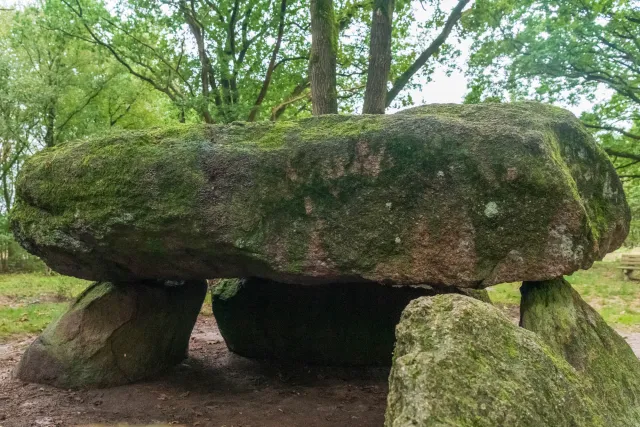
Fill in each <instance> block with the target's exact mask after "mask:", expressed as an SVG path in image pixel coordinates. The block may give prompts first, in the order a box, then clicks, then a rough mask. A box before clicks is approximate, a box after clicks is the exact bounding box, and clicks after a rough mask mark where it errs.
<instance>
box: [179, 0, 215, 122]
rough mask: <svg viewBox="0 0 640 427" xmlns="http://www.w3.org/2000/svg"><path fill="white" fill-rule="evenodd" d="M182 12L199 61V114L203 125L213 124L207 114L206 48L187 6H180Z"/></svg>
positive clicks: (207, 62) (199, 29) (207, 73)
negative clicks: (200, 93) (200, 83)
mask: <svg viewBox="0 0 640 427" xmlns="http://www.w3.org/2000/svg"><path fill="white" fill-rule="evenodd" d="M182 12H183V15H184V18H185V21H187V24H188V25H189V29H190V30H191V34H192V35H193V37H194V38H195V39H196V45H197V46H198V58H199V59H200V78H201V82H202V107H201V113H202V118H203V119H204V121H205V123H213V118H212V117H211V112H209V69H210V68H211V67H210V66H209V57H208V56H207V51H206V46H205V44H204V35H203V33H202V29H201V28H200V25H199V24H198V22H197V21H196V19H195V18H194V17H193V16H192V15H191V13H190V12H189V11H188V10H187V6H186V5H185V4H182Z"/></svg>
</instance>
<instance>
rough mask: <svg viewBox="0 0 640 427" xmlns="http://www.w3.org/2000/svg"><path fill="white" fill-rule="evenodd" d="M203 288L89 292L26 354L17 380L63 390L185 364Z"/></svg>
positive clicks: (125, 287)
mask: <svg viewBox="0 0 640 427" xmlns="http://www.w3.org/2000/svg"><path fill="white" fill-rule="evenodd" d="M206 290H207V284H206V282H204V281H189V282H172V281H166V282H154V283H149V282H147V283H139V282H136V283H127V284H116V283H110V282H97V283H94V284H92V285H91V286H89V288H87V289H86V290H85V291H84V292H83V293H82V294H81V295H80V296H79V297H78V298H77V300H76V301H75V302H74V303H73V304H72V305H71V307H70V308H69V310H68V311H67V312H66V313H64V314H63V315H62V317H60V318H59V319H58V320H56V321H55V322H53V323H52V324H50V325H49V326H48V327H47V329H46V330H45V331H44V332H43V333H42V335H41V336H40V337H38V338H37V339H36V340H35V341H34V342H33V343H32V344H31V346H30V347H29V348H28V349H27V351H26V352H25V354H24V355H23V357H22V360H21V361H20V363H19V364H18V366H17V367H16V369H15V371H14V376H15V377H16V378H18V379H21V380H23V381H27V382H36V383H43V384H51V385H55V386H57V387H64V388H84V387H110V386H116V385H121V384H127V383H130V382H134V381H137V380H140V379H144V378H147V377H150V376H152V375H154V374H157V373H159V372H161V371H163V370H165V369H167V368H169V367H171V366H173V365H176V364H178V363H180V362H181V361H182V360H183V359H185V358H186V357H187V350H188V346H189V337H190V335H191V330H192V329H193V326H194V324H195V322H196V319H197V317H198V313H199V312H200V307H201V306H202V302H203V300H204V297H205V295H206Z"/></svg>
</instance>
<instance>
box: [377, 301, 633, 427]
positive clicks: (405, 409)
mask: <svg viewBox="0 0 640 427" xmlns="http://www.w3.org/2000/svg"><path fill="white" fill-rule="evenodd" d="M549 314H550V315H553V310H551V311H550V313H549ZM583 320H585V319H581V318H580V316H578V321H577V323H581V322H582V321H583ZM396 335H397V343H396V348H395V352H394V361H393V367H392V370H391V374H390V379H389V396H388V406H387V412H386V422H385V426H386V427H408V426H424V427H428V426H434V427H435V426H438V427H440V426H474V427H495V426H519V427H538V426H563V427H564V426H567V427H568V426H571V427H598V426H600V427H601V426H608V427H610V426H616V427H623V426H632V425H640V418H637V416H633V415H632V414H631V412H633V411H629V409H630V407H629V406H627V407H625V408H624V409H625V410H624V411H623V412H620V409H621V408H622V405H614V406H609V404H610V403H611V400H610V399H615V398H616V397H618V396H620V395H621V394H622V393H616V394H615V395H612V396H607V397H606V399H603V396H602V395H598V394H597V393H595V392H594V391H595V390H596V388H597V387H598V386H599V384H596V383H594V382H593V381H592V379H591V378H590V375H589V374H588V372H587V371H588V370H583V371H580V370H576V369H575V368H574V367H573V366H572V365H570V364H569V363H568V362H567V361H566V360H565V359H564V357H563V356H562V355H561V354H560V353H558V352H556V351H555V350H554V349H553V348H552V347H550V346H549V345H548V344H547V342H546V339H543V337H542V336H541V335H539V334H536V333H533V332H531V331H529V330H527V329H524V328H520V327H518V326H516V325H514V324H513V323H511V322H510V320H509V319H508V318H507V317H506V316H504V315H503V314H502V313H500V312H499V311H498V310H497V309H496V308H494V307H493V306H491V305H489V304H485V303H482V302H479V301H477V300H474V299H471V298H468V297H465V296H461V295H438V296H435V297H425V298H419V299H417V300H414V301H413V302H411V303H410V304H409V306H408V307H407V308H406V309H405V311H404V312H403V314H402V319H401V321H400V323H399V325H398V327H397V331H396ZM592 350H593V352H591V351H592ZM589 351H590V352H591V353H590V354H592V355H593V354H597V353H598V352H600V351H606V349H604V348H603V347H602V346H600V347H596V348H595V349H591V350H589ZM598 357H602V355H600V356H598ZM636 363H638V362H637V361H636ZM610 369H611V370H616V369H620V370H621V371H622V370H624V369H625V367H624V366H622V367H616V366H615V365H614V366H611V367H610ZM619 387H620V389H621V390H625V383H624V382H622V383H620V384H619ZM627 391H628V390H627ZM627 401H628V400H627Z"/></svg>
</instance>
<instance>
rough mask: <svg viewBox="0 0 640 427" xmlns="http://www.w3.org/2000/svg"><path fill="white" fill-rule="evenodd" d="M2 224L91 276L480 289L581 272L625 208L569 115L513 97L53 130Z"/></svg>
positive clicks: (624, 216)
mask: <svg viewBox="0 0 640 427" xmlns="http://www.w3.org/2000/svg"><path fill="white" fill-rule="evenodd" d="M11 221H12V226H13V230H14V233H15V235H16V237H17V239H18V240H19V241H20V242H21V243H22V245H23V246H24V247H25V248H27V249H28V250H29V251H31V252H32V253H34V254H37V255H39V256H40V257H42V258H43V259H44V260H45V261H46V262H47V264H48V265H49V266H51V267H52V268H53V269H55V270H57V271H59V272H61V273H64V274H69V275H73V276H77V277H82V278H87V279H92V280H118V279H122V280H129V279H130V278H131V277H137V278H144V279H148V278H151V279H153V278H155V279H165V278H182V279H210V278H215V277H249V276H255V277H263V278H268V279H272V280H276V281H279V282H289V283H304V284H312V283H340V282H341V283H345V282H362V281H377V282H380V281H383V282H386V283H390V284H420V283H431V284H435V285H437V284H443V285H454V286H462V287H485V286H488V285H491V284H495V283H500V282H506V281H516V280H546V279H552V278H554V277H558V276H560V275H562V274H566V273H570V272H573V271H575V270H577V269H580V268H588V267H589V266H590V265H591V264H592V262H593V261H594V260H596V259H599V258H601V257H602V256H603V255H604V254H606V253H608V252H610V251H611V250H613V249H615V248H617V247H618V246H619V245H620V244H621V242H622V241H623V240H624V238H625V236H626V235H627V231H628V225H629V209H628V206H627V204H626V202H625V198H624V193H623V191H622V187H621V185H620V181H619V180H618V177H617V176H616V173H615V170H614V169H613V167H612V165H611V163H610V162H609V160H608V159H607V156H606V155H605V154H604V152H603V151H602V150H601V149H600V148H599V147H598V146H597V144H596V143H595V142H594V140H593V138H592V137H591V136H590V134H589V132H588V131H587V130H586V129H585V128H584V127H583V126H582V125H581V123H580V121H579V120H577V119H576V118H575V117H574V116H573V115H572V114H571V113H569V112H567V111H565V110H562V109H559V108H555V107H551V106H546V105H542V104H536V103H519V104H483V105H430V106H425V107H420V108H417V109H413V110H409V111H406V112H404V113H401V114H394V115H385V116H382V115H376V116H331V115H330V116H322V117H314V118H308V119H304V120H300V121H294V122H276V123H270V122H269V123H266V122H265V123H233V124H230V125H220V126H206V125H192V126H180V127H172V128H168V129H161V130H147V131H135V132H128V133H122V134H118V135H114V136H108V137H100V138H97V139H93V140H88V141H79V142H70V143H65V144H61V145H59V146H56V147H53V148H48V149H46V150H43V151H42V152H40V153H38V154H37V155H35V156H33V157H32V158H30V159H29V160H28V161H27V162H26V163H25V165H24V167H23V168H22V170H21V173H20V177H19V180H18V184H17V204H16V207H15V209H14V210H13V212H12V216H11Z"/></svg>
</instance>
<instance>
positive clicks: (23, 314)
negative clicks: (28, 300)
mask: <svg viewBox="0 0 640 427" xmlns="http://www.w3.org/2000/svg"><path fill="white" fill-rule="evenodd" d="M68 305H69V303H65V302H61V303H40V304H29V305H26V306H24V307H0V342H2V341H4V340H6V339H7V338H9V337H12V336H16V335H25V334H35V333H39V332H41V331H43V330H44V328H46V327H47V325H48V324H49V323H50V322H51V320H52V319H55V318H57V317H58V316H60V315H61V314H62V313H63V312H64V311H65V310H66V309H67V306H68Z"/></svg>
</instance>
